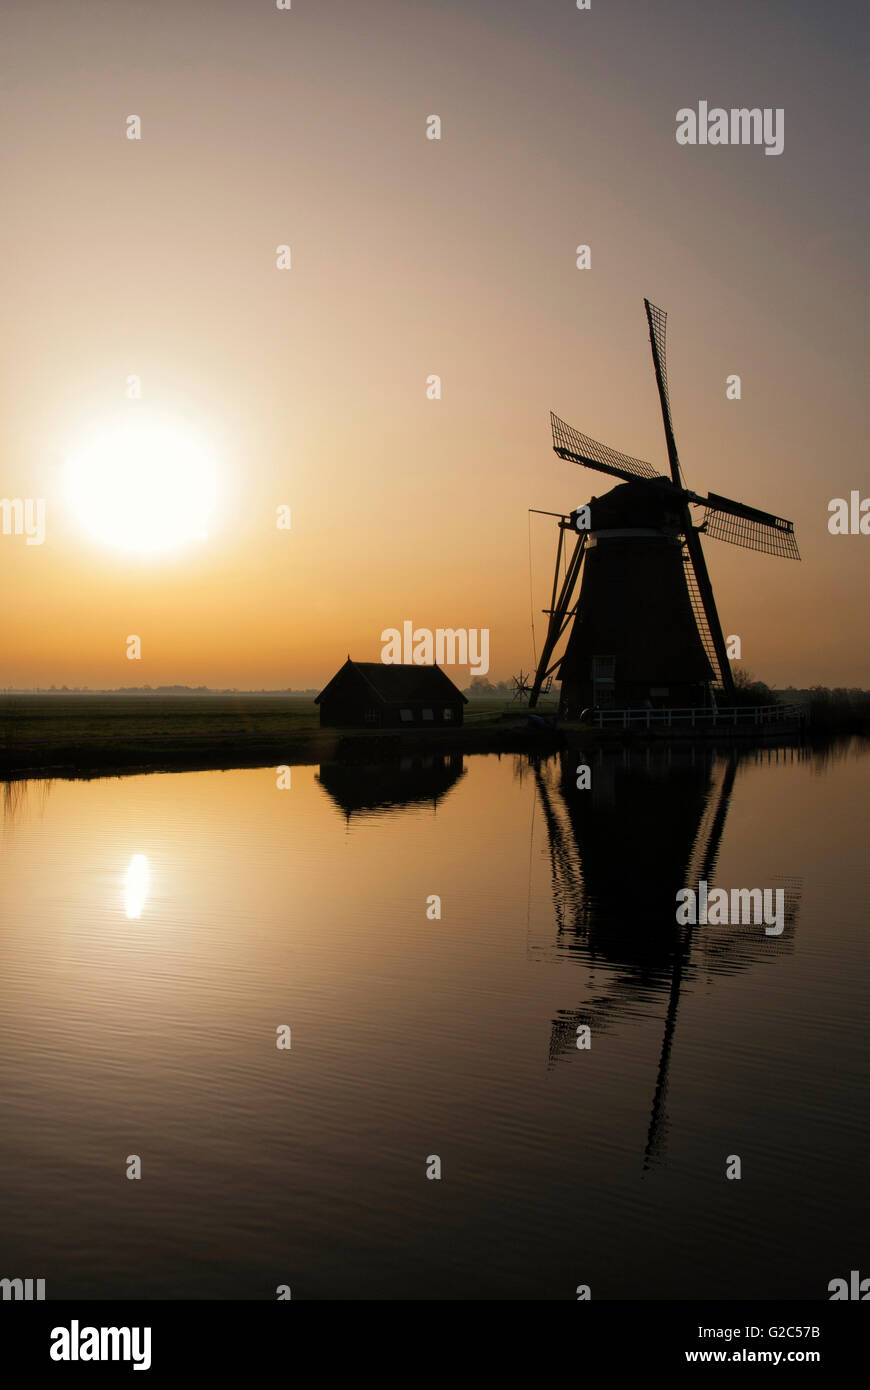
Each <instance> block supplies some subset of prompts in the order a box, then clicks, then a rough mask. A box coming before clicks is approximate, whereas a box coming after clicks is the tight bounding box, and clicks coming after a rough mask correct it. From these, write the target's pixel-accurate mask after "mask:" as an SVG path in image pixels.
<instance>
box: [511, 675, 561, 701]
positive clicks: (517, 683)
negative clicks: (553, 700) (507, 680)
mask: <svg viewBox="0 0 870 1390" xmlns="http://www.w3.org/2000/svg"><path fill="white" fill-rule="evenodd" d="M511 680H512V681H513V683H514V693H513V695H512V697H511V698H512V699H514V700H522V699H523V698H524V697H525V696H526V695H530V694H531V693H532V690H533V689H534V681H533V680H532V673H531V671H524V670H523V669H522V667H520V674H519V675H518V676H511ZM552 684H553V677H552V676H548V677H547V678H546V680H545V681H544V683H543V685H542V686H540V687H539V691H538V693H539V694H541V695H549V693H550V687H551V685H552Z"/></svg>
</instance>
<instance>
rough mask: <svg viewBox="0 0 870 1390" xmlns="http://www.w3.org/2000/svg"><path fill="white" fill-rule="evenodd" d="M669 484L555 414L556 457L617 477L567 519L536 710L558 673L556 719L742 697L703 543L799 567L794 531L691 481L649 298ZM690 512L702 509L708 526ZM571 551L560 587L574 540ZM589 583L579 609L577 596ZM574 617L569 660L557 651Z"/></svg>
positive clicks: (661, 319) (562, 524)
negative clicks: (706, 539) (590, 710)
mask: <svg viewBox="0 0 870 1390" xmlns="http://www.w3.org/2000/svg"><path fill="white" fill-rule="evenodd" d="M644 305H645V307H646V316H647V322H648V324H649V332H650V345H651V348H652V357H653V366H654V368H655V376H656V385H657V386H658V392H659V400H660V402H661V408H662V419H663V422H664V429H665V442H666V444H667V451H668V462H669V465H670V477H667V476H663V475H660V474H658V473H657V472H656V469H655V468H654V467H653V465H652V464H650V463H646V462H645V461H644V460H643V459H636V458H631V457H630V456H629V455H627V454H620V453H617V451H616V450H615V449H610V448H608V447H607V445H606V444H599V443H598V442H597V441H596V440H594V439H590V438H589V436H588V435H585V434H581V432H580V431H579V430H575V429H573V428H572V427H571V426H570V425H566V424H565V422H564V421H563V420H560V419H559V417H558V416H557V415H554V414H553V413H552V412H551V413H550V421H551V425H552V431H553V449H554V450H555V452H556V453H557V454H558V455H559V457H560V458H563V459H566V460H568V461H569V462H571V463H579V464H582V465H583V466H584V467H585V468H593V469H595V470H596V471H597V472H599V473H605V474H607V475H608V476H610V477H613V478H618V479H619V480H620V482H619V484H618V485H617V486H616V487H614V488H612V489H611V490H610V492H607V493H605V494H604V496H603V497H600V498H598V497H593V498H592V499H591V501H590V503H589V504H588V506H586V507H578V508H575V510H574V511H573V512H572V513H571V515H570V517H566V516H563V517H562V518H561V520H560V521H559V523H558V525H559V543H558V550H557V554H556V568H555V573H554V577H553V591H552V598H551V602H550V607H549V608H548V609H545V610H544V611H545V612H546V613H547V614H548V617H549V622H548V626H547V635H546V638H545V641H544V645H543V648H542V651H541V658H540V661H539V662H538V668H537V671H536V674H535V680H534V684H533V686H532V690H531V694H530V699H529V705H530V706H531V707H534V705H535V704H536V702H537V699H538V695H539V694H540V690H541V687H542V685H543V683H544V681H545V680H546V679H547V677H548V676H551V675H552V674H553V673H554V672H555V671H556V670H557V669H558V670H559V675H560V678H561V681H562V695H561V702H560V713H561V714H562V715H563V716H565V717H569V718H570V717H576V716H577V715H578V714H579V713H580V711H581V710H582V709H584V708H586V707H588V706H607V705H614V706H622V707H626V706H632V705H633V706H643V705H656V704H658V705H671V706H674V705H703V704H707V703H709V701H710V699H711V698H713V699H715V696H714V695H713V690H714V688H718V690H719V692H720V695H721V696H724V699H725V701H726V703H727V702H728V701H729V700H733V698H734V680H733V677H732V675H731V669H730V666H729V660H728V654H727V650H726V645H725V638H724V637H723V635H722V627H721V624H720V622H719V615H718V613H717V611H716V601H715V599H714V597H713V588H712V585H711V583H710V577H709V575H708V573H707V566H706V563H705V560H704V552H703V550H702V548H701V540H700V537H701V535H702V534H704V535H707V536H710V537H712V538H713V539H714V540H722V541H728V542H730V544H732V545H739V546H743V547H745V548H746V549H748V550H758V551H761V552H763V553H764V554H767V555H780V556H782V557H784V558H786V559H793V560H799V559H800V555H799V554H798V548H797V542H796V540H795V534H794V525H793V524H792V522H790V521H785V520H784V519H783V518H782V517H779V516H774V515H773V514H772V513H770V512H763V511H759V510H758V509H757V508H756V507H749V506H747V505H746V504H745V503H743V502H735V501H733V500H732V499H731V498H728V497H722V496H720V495H719V494H718V493H714V492H711V493H708V494H707V495H706V496H703V497H702V496H700V495H699V494H698V493H696V492H692V491H691V490H690V489H689V488H687V487H686V486H685V484H684V482H683V478H682V474H681V472H680V460H679V456H678V454H677V445H676V441H675V439H674V430H673V424H672V421H671V406H670V398H669V394H668V373H667V362H666V356H665V343H666V325H667V315H666V314H665V313H664V312H663V310H661V309H658V308H657V307H656V306H655V305H654V304H651V303H650V301H649V300H648V299H645V300H644ZM692 507H703V509H704V513H703V517H702V519H701V521H700V522H698V523H696V522H695V521H694V520H693V518H692V511H691V508H692ZM567 534H573V535H574V536H575V545H574V550H573V553H572V555H571V559H570V561H568V563H567V564H566V566H565V571H564V575H563V578H562V583H561V585H560V583H559V566H560V563H561V562H562V560H563V548H564V547H565V546H566V545H567V544H569V543H568V542H566V535H567ZM581 569H582V583H581V585H580V593H579V597H578V599H577V603H576V605H574V604H573V597H574V593H575V590H576V588H577V583H578V580H579V579H580V575H581ZM572 618H573V619H574V623H573V627H572V628H571V632H570V635H569V637H568V642H567V645H566V648H565V651H564V653H563V655H562V656H561V657H560V658H558V659H557V660H556V661H553V653H554V651H555V649H556V646H557V645H558V643H559V641H560V639H561V638H562V636H563V635H564V633H565V631H566V629H567V628H568V626H569V624H570V623H571V620H572Z"/></svg>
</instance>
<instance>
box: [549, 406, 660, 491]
mask: <svg viewBox="0 0 870 1390" xmlns="http://www.w3.org/2000/svg"><path fill="white" fill-rule="evenodd" d="M550 424H551V426H552V430H553V448H554V450H555V451H556V453H557V454H558V455H559V457H560V458H563V459H567V460H568V462H569V463H582V464H585V465H586V467H587V468H596V469H598V471H599V472H600V473H611V474H612V475H613V477H615V478H622V479H623V481H624V482H631V481H632V480H633V479H634V478H648V479H650V481H651V480H652V479H654V478H658V477H659V476H660V475H659V474H658V473H657V472H656V470H655V468H654V467H653V465H652V464H651V463H647V462H646V461H645V459H636V458H632V457H631V455H630V454H620V453H619V452H618V450H616V449H609V448H608V447H607V445H606V444H599V443H598V441H597V439H590V438H589V435H588V434H581V432H580V430H575V429H574V428H573V426H571V425H566V424H565V421H564V420H560V419H559V417H558V415H554V414H553V412H552V410H551V411H550Z"/></svg>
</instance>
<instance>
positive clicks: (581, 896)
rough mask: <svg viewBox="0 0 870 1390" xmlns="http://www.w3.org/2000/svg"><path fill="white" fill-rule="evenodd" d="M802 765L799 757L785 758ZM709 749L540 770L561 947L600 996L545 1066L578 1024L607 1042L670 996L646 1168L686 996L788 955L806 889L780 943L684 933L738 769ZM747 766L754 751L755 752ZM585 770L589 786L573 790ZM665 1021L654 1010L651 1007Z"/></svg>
mask: <svg viewBox="0 0 870 1390" xmlns="http://www.w3.org/2000/svg"><path fill="white" fill-rule="evenodd" d="M787 751H788V752H790V753H791V755H792V756H796V755H797V756H800V754H799V753H796V751H795V750H787ZM743 756H747V754H746V753H745V751H742V750H740V751H739V750H738V749H736V748H734V749H730V750H729V751H728V752H727V753H725V754H724V755H719V754H717V753H715V752H714V751H713V750H712V749H707V748H704V747H702V746H689V747H680V746H679V745H677V746H674V745H670V746H663V747H661V748H646V749H639V750H638V749H628V748H625V749H619V750H606V749H598V750H596V752H595V754H594V755H592V756H590V757H584V756H583V755H582V754H577V753H576V752H573V753H572V752H564V753H561V754H560V755H559V756H558V757H557V758H554V759H551V760H549V761H547V762H544V761H541V762H539V763H537V765H536V766H535V779H536V783H537V790H538V798H539V803H540V806H541V808H542V810H543V815H544V821H545V824H546V828H547V836H548V840H549V855H550V868H551V874H552V890H553V907H554V911H555V918H556V929H557V939H556V949H557V951H558V952H559V953H562V952H565V951H569V952H578V953H581V954H582V959H583V961H584V963H585V964H587V965H588V966H590V967H591V969H592V971H593V972H594V973H593V981H594V984H595V986H596V987H597V985H598V981H599V976H600V977H602V978H603V979H604V980H606V983H605V984H604V987H603V992H602V993H601V994H598V995H597V996H596V998H595V999H594V1001H593V1002H592V1003H590V1004H589V1005H587V1006H585V1007H584V1008H581V1009H576V1010H572V1011H567V1012H564V1013H560V1015H559V1016H558V1017H557V1018H556V1019H554V1020H553V1024H552V1029H551V1037H550V1063H551V1065H552V1064H553V1063H554V1062H555V1061H556V1060H557V1058H558V1057H559V1056H561V1055H563V1054H566V1053H567V1052H568V1051H569V1050H573V1049H574V1048H576V1045H577V1031H578V1027H579V1026H580V1025H584V1024H585V1025H588V1026H589V1027H590V1028H591V1029H592V1032H593V1034H594V1035H595V1034H597V1035H599V1036H600V1034H601V1033H603V1032H606V1030H607V1028H608V1026H609V1025H610V1024H611V1023H612V1022H615V1021H616V1020H617V1019H618V1018H620V1017H622V1018H628V1017H630V1016H633V1017H635V1018H636V1017H637V1016H638V1015H639V1014H640V1013H642V1012H646V1013H649V1012H651V1011H652V1010H653V1008H654V1007H655V1006H656V1005H657V1004H658V1002H659V1001H660V1000H661V999H662V997H663V996H666V1000H667V1003H666V1008H665V1013H664V1019H663V1031H662V1042H661V1048H660V1053H659V1058H658V1068H657V1075H656V1080H655V1086H654V1092H653V1098H652V1105H651V1117H650V1125H649V1132H648V1135H647V1142H646V1146H645V1151H644V1167H649V1166H650V1164H651V1162H652V1161H653V1159H654V1158H655V1157H656V1156H657V1155H658V1154H659V1153H660V1152H661V1149H662V1144H663V1138H664V1132H665V1128H666V1111H665V1105H666V1100H667V1090H668V1072H669V1064H670V1060H671V1055H672V1051H673V1046H674V1037H675V1030H676V1023H677V1014H678V1009H679V1003H680V994H681V991H682V990H683V988H684V987H685V986H686V985H687V984H688V983H689V982H690V981H691V979H692V978H693V977H694V976H697V975H698V974H699V973H700V972H701V971H705V972H707V971H710V970H715V972H717V973H722V972H727V973H729V974H730V973H734V972H736V971H740V970H745V969H748V968H750V967H751V966H754V965H755V964H757V963H759V962H762V961H770V960H772V959H775V958H777V957H778V956H781V955H782V954H783V953H784V952H789V951H791V949H792V944H791V943H792V937H791V932H790V930H789V928H790V927H792V926H793V924H794V921H795V916H796V910H797V903H798V896H799V884H798V883H797V882H796V881H794V880H783V879H781V878H780V879H778V880H776V882H778V883H779V886H781V887H783V888H784V890H785V927H786V931H785V933H784V935H783V936H782V937H780V938H776V939H773V938H769V937H766V936H765V934H764V932H763V930H760V929H759V928H758V927H753V926H723V927H714V926H703V927H691V926H679V925H678V924H677V921H676V910H675V903H676V893H677V890H678V889H679V888H682V887H685V886H687V885H693V884H697V883H698V881H699V880H700V879H706V880H707V881H709V882H713V881H715V869H716V861H717V856H718V853H719V847H720V844H721V841H722V832H723V830H724V827H725V821H726V818H727V814H728V805H729V801H730V797H731V793H732V790H733V787H734V781H735V777H736V774H737V768H738V763H739V761H740V759H741V757H743ZM749 756H750V757H751V756H752V754H751V753H750V754H749ZM580 763H587V764H589V766H590V767H591V770H592V779H591V787H590V789H588V790H578V789H577V779H576V769H577V766H578V764H580ZM655 1012H656V1013H658V1008H657V1007H655Z"/></svg>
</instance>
